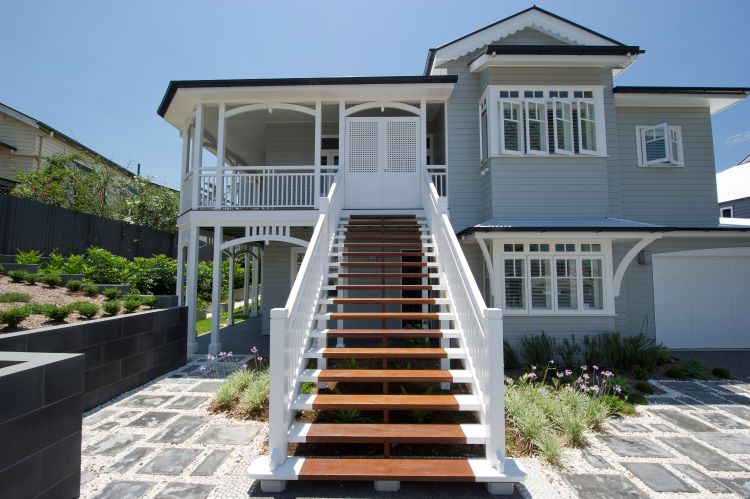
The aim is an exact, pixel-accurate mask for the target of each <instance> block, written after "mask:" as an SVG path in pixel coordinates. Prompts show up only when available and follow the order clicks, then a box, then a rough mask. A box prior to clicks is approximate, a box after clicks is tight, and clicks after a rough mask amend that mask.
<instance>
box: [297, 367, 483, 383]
mask: <svg viewBox="0 0 750 499" xmlns="http://www.w3.org/2000/svg"><path fill="white" fill-rule="evenodd" d="M449 372H450V374H451V377H452V378H453V380H452V381H449V382H448V383H462V384H467V383H468V384H470V383H472V379H471V375H470V374H469V371H466V370H463V369H450V370H449ZM318 376H320V369H305V371H303V373H302V374H301V375H300V382H301V383H307V382H309V383H318ZM357 383H365V381H358V382H357ZM418 383H427V382H424V381H419V382H418ZM435 383H441V382H440V381H437V382H435Z"/></svg>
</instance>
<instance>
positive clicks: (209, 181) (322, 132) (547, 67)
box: [158, 7, 750, 493]
mask: <svg viewBox="0 0 750 499" xmlns="http://www.w3.org/2000/svg"><path fill="white" fill-rule="evenodd" d="M643 54H644V51H643V50H641V49H640V47H638V46H632V45H625V44H623V43H620V42H618V41H616V40H613V39H612V38H609V37H607V36H605V35H602V34H599V33H596V32H594V31H592V30H591V29H588V28H586V27H583V26H580V25H578V24H576V23H573V22H571V21H568V20H566V19H563V18H561V17H559V16H557V15H555V14H552V13H550V12H547V11H545V10H543V9H540V8H537V7H532V8H530V9H527V10H524V11H522V12H519V13H517V14H515V15H513V16H510V17H508V18H505V19H503V20H501V21H498V22H496V23H494V24H491V25H489V26H486V27H484V28H481V29H479V30H477V31H475V32H473V33H470V34H468V35H466V36H463V37H461V38H459V39H457V40H454V41H451V42H449V43H446V44H444V45H441V46H440V47H438V48H435V49H430V50H429V52H428V56H427V61H426V66H425V69H424V74H423V75H420V76H383V77H346V78H344V77H331V78H279V79H273V78H271V79H239V80H209V81H195V80H191V81H172V82H170V84H169V86H168V88H167V91H166V94H165V96H164V99H163V101H162V103H161V105H160V107H159V109H158V113H159V115H161V116H162V117H164V118H165V119H166V120H167V121H168V122H169V123H171V124H172V125H173V126H174V127H175V128H176V129H177V130H178V131H179V132H180V134H181V136H182V139H183V161H182V164H181V165H180V168H181V171H182V185H181V186H182V189H181V213H182V214H181V216H180V218H179V220H178V227H179V234H180V236H179V253H178V254H179V266H178V272H179V275H178V282H179V283H180V284H179V286H178V288H179V290H180V293H181V295H180V300H181V302H182V303H186V304H187V305H188V306H189V309H190V320H189V323H190V324H194V323H195V320H194V319H195V301H196V279H197V277H196V265H197V261H198V259H197V255H198V251H197V248H198V238H199V235H200V234H201V233H205V232H208V231H210V232H213V234H214V236H213V239H214V242H215V244H214V245H213V250H214V252H213V257H214V283H215V284H214V285H215V288H216V287H217V286H218V280H219V279H218V277H219V276H220V270H221V260H222V258H229V259H235V258H238V257H242V258H246V259H247V258H262V263H261V269H262V270H261V271H262V279H263V283H264V290H263V303H262V310H261V312H262V317H263V329H264V332H270V334H271V339H270V341H271V366H272V374H271V377H272V381H271V383H272V388H271V406H270V410H271V430H270V442H269V449H270V459H269V460H268V461H262V462H260V461H259V462H257V463H254V465H253V466H252V467H251V474H252V475H253V476H255V477H257V478H260V479H262V480H263V482H262V486H263V487H264V490H269V491H270V490H274V489H277V490H278V489H280V488H282V487H283V482H284V481H285V480H293V479H325V478H330V477H331V472H332V468H336V470H335V471H336V476H335V478H339V479H342V478H346V477H352V476H357V477H359V478H360V479H362V478H363V477H365V478H370V479H373V480H375V482H376V486H378V487H380V488H382V489H388V488H389V487H391V486H394V487H395V486H396V485H394V483H397V481H398V480H406V479H412V480H418V479H425V477H427V476H429V479H431V480H462V479H470V480H476V481H483V482H489V483H491V484H492V485H491V486H490V488H491V490H492V491H494V492H501V491H504V493H507V492H508V489H507V488H503V487H502V485H503V484H505V483H507V482H513V481H517V480H519V479H521V478H520V477H521V474H519V472H518V470H517V469H516V468H514V466H515V465H514V464H513V463H512V462H511V461H510V460H505V459H504V457H503V456H504V447H503V446H504V443H503V437H502V434H503V431H504V430H503V422H502V421H503V419H502V404H503V402H502V383H503V382H502V372H501V366H502V362H503V360H502V340H503V339H505V340H508V342H509V344H510V345H511V346H513V347H518V346H519V344H520V340H521V339H522V338H523V337H524V336H527V335H536V334H539V333H540V332H541V331H544V332H545V333H546V334H547V335H549V336H552V337H554V338H557V339H563V338H569V337H571V336H573V337H575V338H579V339H580V338H581V337H582V336H583V335H591V334H596V333H600V332H604V331H614V330H617V331H620V332H622V333H623V334H624V335H628V336H630V335H637V334H639V333H641V332H644V333H645V334H646V335H648V336H649V337H652V338H656V339H657V340H658V341H660V342H663V343H664V344H665V345H667V346H668V347H670V348H747V347H750V334H748V332H747V325H748V324H750V315H749V314H750V293H749V292H748V285H749V283H750V227H741V226H735V227H725V226H723V225H720V224H719V217H718V213H717V210H716V206H717V195H716V177H715V165H714V154H713V145H712V132H711V117H712V116H713V115H715V114H717V113H719V112H721V111H722V110H724V109H726V108H728V107H729V106H731V105H733V104H736V103H738V102H741V101H742V100H744V99H745V98H746V97H747V95H748V94H750V88H727V87H700V88H698V87H651V86H619V85H616V84H615V80H616V78H617V76H618V75H619V74H620V73H621V72H622V71H624V70H625V69H627V68H628V67H629V66H630V65H631V64H634V63H635V62H637V60H638V59H639V58H640V57H642V56H643ZM305 248H306V249H305ZM358 251H359V252H360V253H359V254H358V253H357V252H358ZM409 252H414V253H413V256H409ZM261 255H262V256H261ZM246 267H247V266H246ZM355 271H358V272H355ZM214 296H215V299H214V311H213V316H214V317H215V318H216V319H215V324H214V330H213V331H212V337H211V345H210V347H209V351H210V352H211V353H216V352H218V351H220V349H221V343H220V335H219V332H218V316H219V314H218V312H219V308H218V307H219V304H218V302H219V300H218V299H217V298H218V296H219V294H218V289H215V291H214ZM372 305H375V306H376V307H377V308H375V309H373V308H372ZM488 305H489V306H490V307H494V308H488ZM368 307H370V308H368ZM373 310H374V311H373ZM394 336H395V337H398V336H400V337H404V336H419V337H421V338H439V345H440V347H441V349H434V350H439V351H438V352H434V351H432V350H430V352H429V353H425V355H427V356H429V355H434V356H436V357H440V358H441V359H443V360H441V364H440V365H441V369H444V370H447V369H449V368H450V365H451V362H454V361H453V360H452V359H458V360H459V363H460V364H461V366H462V367H461V370H460V371H456V372H455V373H454V374H453V375H452V376H454V377H453V378H451V377H450V376H447V378H446V379H447V380H448V381H450V380H451V379H452V380H453V382H454V383H456V382H460V381H458V379H459V378H461V379H464V380H468V381H466V382H468V383H469V384H470V386H471V390H470V393H471V395H466V396H463V395H462V396H459V395H456V399H455V400H453V401H452V402H448V403H447V405H443V406H441V405H439V403H438V402H436V399H433V398H431V397H428V396H425V397H427V398H426V399H424V400H423V399H420V401H419V402H417V401H416V400H414V401H412V402H414V405H413V406H408V407H407V406H405V405H403V404H405V403H406V399H404V398H399V396H398V395H394V396H393V397H395V398H393V399H388V400H369V399H367V400H365V399H364V398H356V397H348V396H342V397H343V398H342V399H340V400H339V399H337V401H334V400H333V399H330V398H328V397H333V396H324V395H299V386H300V383H302V382H303V381H317V382H322V381H326V380H327V381H331V380H338V381H341V380H342V379H343V378H341V376H343V375H342V374H339V377H336V375H330V373H327V371H325V366H326V362H327V359H328V358H330V357H337V358H342V357H347V356H350V357H356V356H358V355H363V356H365V357H374V358H392V357H393V356H403V355H406V356H407V357H408V352H407V353H406V354H404V353H403V352H393V351H390V352H389V351H388V349H387V348H381V349H378V348H368V349H363V350H366V353H362V351H356V352H354V351H349V350H342V349H341V348H342V345H344V344H346V343H345V342H349V341H355V343H354V344H355V345H359V344H358V343H356V340H351V338H373V337H374V338H390V337H394ZM383 341H385V339H384V340H383ZM435 341H437V340H435ZM188 342H189V345H190V346H189V348H192V349H194V348H196V340H195V335H194V332H190V333H189V338H188ZM334 344H335V345H337V346H338V347H339V348H333V345H334ZM434 345H435V343H433V346H434ZM370 347H372V345H370ZM355 350H356V349H355ZM428 350H429V349H428ZM389 356H391V357H389ZM308 361H313V362H317V367H318V369H323V371H318V370H314V369H313V370H306V369H304V368H305V366H307V364H308ZM274 369H276V370H277V371H274ZM451 372H453V371H451ZM407 373H408V371H407ZM348 375H349V376H352V377H353V378H351V379H359V378H356V376H357V373H353V374H352V373H348ZM325 376H331V377H328V378H326V377H325ZM373 376H375V375H373ZM377 376H378V377H377V380H378V381H386V382H387V381H389V380H390V381H393V380H403V379H406V378H405V376H406V374H403V372H401V374H399V373H397V372H393V371H385V372H379V374H378V375H377ZM425 376H427V375H426V374H425ZM347 379H348V380H351V379H350V378H347ZM375 379H376V378H370V381H373V380H375ZM420 379H421V378H420ZM425 379H427V378H425ZM434 379H437V378H434ZM434 379H433V381H434ZM440 379H441V380H442V381H441V382H443V381H445V379H444V378H440ZM359 380H360V381H361V379H359ZM360 397H366V396H365V395H361V396H360ZM378 397H380V396H378ZM462 397H466V398H462ZM360 402H361V403H362V405H357V403H360ZM368 404H369V405H368ZM422 404H424V405H422ZM431 404H433V405H431ZM363 407H370V408H373V407H374V408H377V409H382V410H395V411H397V410H404V409H406V408H408V409H420V410H421V409H425V408H426V409H438V410H455V411H463V410H467V411H477V413H478V414H479V421H480V424H478V425H477V426H476V427H472V428H471V429H469V428H468V427H467V428H466V429H465V431H464V430H456V432H457V436H456V438H455V439H454V440H451V442H453V443H456V442H458V441H460V442H463V443H469V442H470V443H479V444H481V445H484V446H485V449H486V451H487V452H486V457H485V458H481V459H476V460H469V461H470V462H469V463H468V464H467V463H466V462H463V461H461V460H456V459H454V460H451V461H445V460H443V461H442V462H441V464H440V466H439V467H435V466H432V465H431V464H429V463H427V464H425V462H424V461H421V460H415V461H414V462H409V460H405V462H402V461H399V462H397V463H393V462H391V467H390V468H389V467H388V465H386V464H383V460H380V463H378V464H373V463H372V462H369V460H364V459H359V460H351V461H353V462H349V461H347V462H340V463H339V464H331V463H330V462H324V461H325V460H323V461H321V460H316V459H313V458H309V457H304V458H299V457H295V458H291V457H290V458H287V449H286V443H287V442H305V441H310V440H312V438H313V434H314V438H315V439H316V440H315V441H318V442H326V441H328V442H331V441H339V442H341V441H347V439H351V440H349V441H361V440H357V439H361V438H365V437H364V436H363V435H362V433H361V432H362V429H361V428H360V429H359V430H357V429H356V428H348V429H347V431H348V433H346V434H344V433H341V434H338V435H332V434H328V433H327V430H326V429H324V428H320V427H317V426H315V425H304V424H302V425H301V424H297V423H293V414H294V412H295V411H297V410H301V409H330V408H336V409H342V408H350V409H354V408H363ZM498 411H499V412H498ZM355 426H356V425H355ZM385 426H386V428H384V429H382V430H383V432H384V433H383V434H381V435H379V436H378V435H370V436H369V437H370V438H371V440H367V441H373V442H374V441H377V442H381V441H383V442H384V443H385V444H386V447H387V444H388V443H389V442H393V441H410V436H409V435H405V434H400V435H397V434H396V433H394V431H395V430H393V427H392V426H388V425H385ZM469 426H471V425H469ZM358 431H359V432H360V433H357V432H358ZM415 431H418V430H415ZM423 431H427V432H428V433H429V430H423ZM450 431H453V430H450ZM471 432H476V433H471ZM420 435H421V434H420ZM422 437H424V438H423V439H422V440H421V442H443V441H445V439H448V440H450V438H448V437H447V436H446V434H443V435H442V436H439V435H438V436H436V435H432V434H427V433H425V434H424V435H422ZM411 438H420V437H418V436H415V435H412V436H411ZM337 439H338V440H337ZM399 439H401V440H399ZM385 452H386V455H387V451H385ZM459 461H461V462H459ZM419 466H423V468H419ZM418 468H419V469H418ZM420 473H422V474H421V475H420ZM394 477H400V478H394ZM420 477H421V478H420ZM467 477H468V478H467Z"/></svg>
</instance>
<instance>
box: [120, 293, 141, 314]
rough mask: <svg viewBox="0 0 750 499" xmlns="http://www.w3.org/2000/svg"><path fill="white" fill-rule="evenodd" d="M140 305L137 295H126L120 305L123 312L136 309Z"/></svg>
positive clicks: (131, 311)
mask: <svg viewBox="0 0 750 499" xmlns="http://www.w3.org/2000/svg"><path fill="white" fill-rule="evenodd" d="M140 306H141V299H140V298H138V297H137V296H128V297H127V298H126V299H125V301H124V302H122V307H123V308H124V309H125V312H126V313H128V314H130V313H133V312H135V311H136V310H138V307H140Z"/></svg>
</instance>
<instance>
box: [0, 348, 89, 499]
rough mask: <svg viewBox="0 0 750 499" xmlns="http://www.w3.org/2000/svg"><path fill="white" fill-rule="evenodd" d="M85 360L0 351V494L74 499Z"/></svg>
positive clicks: (78, 475) (78, 474)
mask: <svg viewBox="0 0 750 499" xmlns="http://www.w3.org/2000/svg"><path fill="white" fill-rule="evenodd" d="M83 371H84V356H83V355H75V354H60V353H26V352H0V496H2V497H3V498H4V499H15V498H19V499H26V498H31V497H34V498H37V497H39V498H42V497H44V498H58V497H60V498H67V497H78V495H79V493H80V483H81V465H80V463H81V410H82V404H83Z"/></svg>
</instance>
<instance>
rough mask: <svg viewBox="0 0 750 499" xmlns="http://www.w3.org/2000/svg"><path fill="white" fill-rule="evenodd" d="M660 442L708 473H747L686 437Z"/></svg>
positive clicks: (669, 438) (668, 438) (662, 439)
mask: <svg viewBox="0 0 750 499" xmlns="http://www.w3.org/2000/svg"><path fill="white" fill-rule="evenodd" d="M659 440H661V441H662V442H664V443H665V444H667V445H668V446H670V447H672V448H673V449H675V450H676V451H678V452H680V453H682V454H684V455H685V456H687V457H689V458H690V459H692V460H693V461H695V462H696V463H698V464H700V465H701V466H703V467H704V468H706V469H707V470H710V471H748V470H747V469H746V468H745V467H744V466H740V465H739V464H738V463H736V462H734V461H732V460H730V459H727V458H726V457H724V456H721V455H719V454H717V453H716V451H714V450H713V449H710V448H709V447H706V446H705V445H703V444H700V443H698V442H696V441H695V440H693V439H692V438H688V437H661V438H659ZM644 457H645V456H644Z"/></svg>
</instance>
